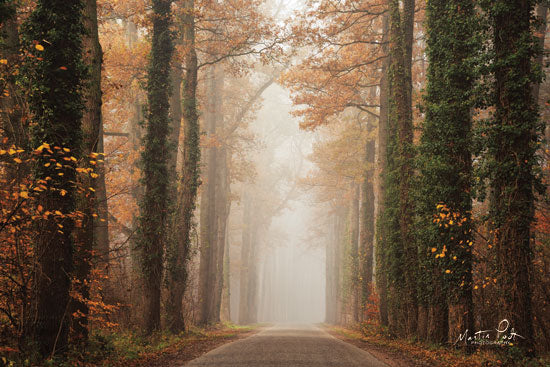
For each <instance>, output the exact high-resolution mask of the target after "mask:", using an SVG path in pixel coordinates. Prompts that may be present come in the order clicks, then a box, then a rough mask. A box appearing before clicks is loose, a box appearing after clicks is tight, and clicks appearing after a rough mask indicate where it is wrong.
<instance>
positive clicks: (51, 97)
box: [22, 0, 84, 357]
mask: <svg viewBox="0 0 550 367" xmlns="http://www.w3.org/2000/svg"><path fill="white" fill-rule="evenodd" d="M82 10H83V3H82V2H81V1H72V2H66V1H62V0H39V1H37V3H36V8H35V9H34V11H33V12H32V14H31V15H30V17H29V18H28V20H27V22H26V23H25V26H24V30H23V35H24V45H25V46H26V47H27V48H28V50H29V52H30V53H32V54H34V55H36V56H37V57H39V58H40V59H37V58H29V59H28V60H27V62H26V65H25V67H24V68H23V69H22V77H23V78H24V79H25V81H26V82H27V83H28V88H29V96H28V103H29V108H30V111H31V113H32V120H33V123H34V125H33V128H32V142H31V144H32V147H33V148H34V149H36V150H37V153H38V152H40V153H39V154H38V155H37V162H36V165H35V167H34V180H35V181H37V182H38V181H39V180H40V182H42V183H43V184H44V185H45V186H46V189H45V190H43V191H41V192H39V193H37V198H36V199H37V200H36V203H37V208H36V210H37V211H39V212H42V213H44V216H42V217H38V218H37V219H36V220H35V222H36V233H37V236H36V239H35V255H36V259H37V269H36V281H35V291H36V293H35V294H36V299H35V302H36V309H37V310H38V312H37V314H36V319H35V325H34V334H33V341H34V345H36V346H37V348H38V351H39V353H40V354H41V355H42V356H45V357H46V356H50V355H54V354H58V353H63V352H65V351H66V350H67V340H68V334H69V325H70V321H71V309H70V296H69V290H70V288H71V277H72V275H73V270H74V268H73V253H74V242H73V230H74V227H75V209H76V199H77V195H78V193H77V188H76V185H75V181H76V167H77V163H76V162H77V161H78V160H79V159H80V158H81V147H82V131H81V119H82V109H83V98H82V95H81V90H82V86H83V83H82V80H83V77H84V67H83V64H82V34H83V26H82ZM46 213H47V214H46Z"/></svg>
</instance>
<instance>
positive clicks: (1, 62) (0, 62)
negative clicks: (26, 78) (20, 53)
mask: <svg viewBox="0 0 550 367" xmlns="http://www.w3.org/2000/svg"><path fill="white" fill-rule="evenodd" d="M0 64H4V65H7V64H8V60H6V59H0Z"/></svg>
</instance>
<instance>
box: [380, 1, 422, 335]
mask: <svg viewBox="0 0 550 367" xmlns="http://www.w3.org/2000/svg"><path fill="white" fill-rule="evenodd" d="M414 6H415V2H414V0H405V1H403V7H402V8H401V6H400V2H399V1H397V0H390V1H389V7H388V10H389V14H388V16H389V56H390V63H389V68H388V83H389V116H388V132H389V134H388V137H387V139H388V140H387V152H386V154H387V158H386V160H387V167H386V172H385V184H386V189H385V190H386V191H385V196H384V200H385V203H384V213H383V215H382V221H383V223H382V226H384V227H385V228H383V229H382V232H383V236H382V240H381V241H379V242H378V243H377V247H378V248H379V252H380V253H381V256H382V259H381V264H380V265H381V268H382V269H384V270H382V271H385V272H386V274H385V275H384V277H385V280H386V282H387V283H386V290H385V293H387V302H388V311H389V313H388V321H389V326H390V329H391V331H392V332H393V333H396V334H398V335H412V334H413V333H414V332H416V323H417V300H416V269H417V256H416V248H415V246H414V241H413V231H412V220H413V201H412V198H411V182H412V178H413V155H414V154H413V123H412V71H411V67H412V47H413V27H414V10H415V9H414Z"/></svg>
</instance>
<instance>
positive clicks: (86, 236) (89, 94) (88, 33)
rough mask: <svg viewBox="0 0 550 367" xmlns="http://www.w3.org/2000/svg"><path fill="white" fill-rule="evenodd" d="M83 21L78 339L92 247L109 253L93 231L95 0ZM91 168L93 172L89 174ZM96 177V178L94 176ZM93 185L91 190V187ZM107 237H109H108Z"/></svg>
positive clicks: (97, 90)
mask: <svg viewBox="0 0 550 367" xmlns="http://www.w3.org/2000/svg"><path fill="white" fill-rule="evenodd" d="M83 24H84V29H85V34H84V37H83V56H82V57H83V61H84V64H85V65H86V66H87V67H88V70H89V73H88V78H87V80H86V82H85V88H84V92H83V97H84V100H85V104H84V107H85V110H84V115H83V117H82V135H83V140H82V156H83V157H85V158H84V159H82V161H81V163H80V164H79V168H80V170H81V173H80V174H79V175H78V181H79V185H80V186H81V187H84V188H87V190H85V191H82V192H81V193H80V195H79V198H78V201H77V210H78V211H80V212H81V213H82V217H81V218H80V220H79V221H78V222H77V226H76V227H77V228H76V231H75V233H76V236H75V238H76V246H75V278H76V281H77V284H76V290H77V292H78V293H79V297H78V298H77V299H76V300H75V301H74V306H73V310H72V312H73V313H74V314H75V315H77V316H75V318H74V320H73V325H72V329H73V333H74V338H75V339H76V340H79V341H81V342H86V341H87V339H88V315H89V312H90V310H89V308H88V300H89V298H90V285H89V284H90V282H89V280H90V275H91V268H92V265H93V264H92V262H93V259H92V251H93V250H94V245H96V246H95V247H96V248H98V249H99V251H98V252H99V256H100V257H101V258H103V259H102V260H103V261H104V260H105V258H106V257H107V256H108V252H109V247H108V246H109V243H108V242H107V243H106V247H107V248H105V243H102V245H103V246H102V247H98V246H97V242H96V241H97V238H96V236H95V234H96V233H97V231H98V228H97V227H98V225H101V223H100V222H99V221H98V220H95V219H94V215H97V214H96V208H98V205H97V204H96V203H97V197H96V194H95V192H96V190H95V189H93V188H95V187H97V181H98V177H99V175H97V174H96V173H93V172H94V171H95V167H96V166H97V165H98V160H102V159H103V157H99V156H98V154H97V153H98V145H99V139H100V138H101V139H103V136H102V135H101V134H100V131H101V104H102V100H101V57H102V56H101V45H100V44H99V35H98V27H97V2H96V0H86V1H85V6H84V12H83ZM91 172H92V174H90V173H91ZM94 177H95V178H94ZM90 188H92V190H90ZM107 240H108V238H107Z"/></svg>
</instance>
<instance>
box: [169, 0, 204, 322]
mask: <svg viewBox="0 0 550 367" xmlns="http://www.w3.org/2000/svg"><path fill="white" fill-rule="evenodd" d="M183 8H184V9H185V12H184V14H183V15H182V22H183V44H184V46H185V49H186V50H187V54H186V55H185V75H184V79H183V85H184V89H183V90H184V93H183V101H184V102H183V118H184V143H183V159H182V166H183V167H182V178H181V182H180V186H179V188H178V201H177V210H176V215H175V218H176V219H175V221H174V222H175V223H173V227H174V228H175V230H174V233H177V240H176V241H174V243H173V247H172V248H171V249H170V252H169V254H168V270H169V271H168V273H167V276H168V300H167V302H168V305H169V306H168V307H169V308H170V309H172V311H171V314H172V315H174V316H175V318H174V319H173V321H172V323H171V325H169V328H170V330H171V331H173V332H179V331H182V330H184V329H185V323H184V320H183V315H182V301H183V295H184V292H185V289H186V287H187V283H186V282H187V262H188V260H189V256H190V251H191V228H192V226H193V212H194V210H195V200H196V196H197V189H198V187H199V185H200V183H199V162H200V145H199V144H200V128H199V121H198V114H197V71H198V62H197V52H196V49H195V16H194V14H195V2H194V0H186V1H184V3H183Z"/></svg>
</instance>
